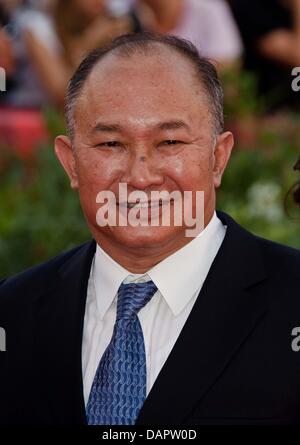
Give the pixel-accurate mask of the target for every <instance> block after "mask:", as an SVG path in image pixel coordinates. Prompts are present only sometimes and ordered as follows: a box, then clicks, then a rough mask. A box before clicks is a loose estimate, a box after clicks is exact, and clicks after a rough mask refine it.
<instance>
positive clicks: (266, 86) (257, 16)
mask: <svg viewBox="0 0 300 445" xmlns="http://www.w3.org/2000/svg"><path fill="white" fill-rule="evenodd" d="M229 4H230V6H231V8H232V12H233V14H234V17H235V19H236V22H237V24H238V26H239V29H240V33H241V36H242V39H243V44H244V48H245V57H244V67H245V69H246V70H248V71H250V72H253V73H255V75H256V76H257V79H258V93H259V95H260V96H261V97H263V98H264V100H265V103H266V108H267V109H268V110H277V109H284V108H291V109H297V110H299V108H300V100H299V94H297V93H295V92H294V91H293V90H292V88H291V82H292V77H291V71H292V68H293V67H295V66H300V0H229Z"/></svg>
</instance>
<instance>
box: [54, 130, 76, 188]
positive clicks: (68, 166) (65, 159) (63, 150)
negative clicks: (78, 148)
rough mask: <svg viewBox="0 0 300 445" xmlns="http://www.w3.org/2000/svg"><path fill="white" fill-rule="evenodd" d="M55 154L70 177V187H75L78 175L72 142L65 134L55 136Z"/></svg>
mask: <svg viewBox="0 0 300 445" xmlns="http://www.w3.org/2000/svg"><path fill="white" fill-rule="evenodd" d="M55 154H56V156H57V157H58V159H59V162H60V163H61V165H62V166H63V168H64V169H65V171H66V173H67V175H68V176H69V178H70V182H71V187H72V189H77V188H78V177H77V172H76V164H75V156H74V151H73V149H72V143H71V141H70V139H69V138H68V137H67V136H57V138H56V139H55Z"/></svg>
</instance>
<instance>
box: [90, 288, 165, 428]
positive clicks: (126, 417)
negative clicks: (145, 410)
mask: <svg viewBox="0 0 300 445" xmlns="http://www.w3.org/2000/svg"><path fill="white" fill-rule="evenodd" d="M156 291H157V287H156V286H155V284H154V283H153V281H147V282H146V283H129V284H123V283H122V284H121V286H120V287H119V291H118V302H117V318H116V322H115V326H114V331H113V335H112V339H111V341H110V343H109V345H108V347H107V349H106V350H105V352H104V354H103V356H102V358H101V360H100V363H99V366H98V369H97V371H96V374H95V378H94V381H93V384H92V389H91V392H90V396H89V400H88V404H87V407H86V414H87V423H88V424H89V425H134V423H135V421H136V419H137V417H138V414H139V411H140V409H141V408H142V406H143V403H144V401H145V398H146V377H147V373H146V354H145V345H144V337H143V331H142V327H141V324H140V321H139V319H138V316H137V313H138V311H139V310H140V309H141V308H142V307H143V306H145V305H146V304H147V303H148V302H149V301H150V299H151V298H152V296H153V295H154V294H155V292H156Z"/></svg>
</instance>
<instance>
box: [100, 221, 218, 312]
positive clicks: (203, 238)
mask: <svg viewBox="0 0 300 445" xmlns="http://www.w3.org/2000/svg"><path fill="white" fill-rule="evenodd" d="M224 236H225V227H224V226H223V224H222V223H221V221H220V219H219V218H218V217H217V215H216V213H214V215H213V217H212V219H211V220H210V222H209V223H208V224H207V226H206V227H205V229H204V230H203V231H202V232H201V233H200V234H199V235H198V236H197V237H196V238H194V239H193V240H192V241H190V242H189V243H188V244H186V245H185V246H184V247H182V248H181V249H179V250H177V251H176V252H175V253H173V254H172V255H170V256H169V257H167V258H165V259H164V260H163V261H161V262H160V263H158V264H157V265H156V266H154V267H153V268H152V269H150V270H149V271H148V272H147V273H145V274H132V273H130V272H129V271H128V270H126V269H125V268H124V267H122V266H121V265H120V264H118V263H117V262H116V261H114V260H113V259H112V258H111V257H110V256H109V255H108V254H107V253H106V252H105V251H104V250H103V249H102V248H101V247H100V246H99V245H97V249H96V254H95V258H94V262H93V266H92V276H93V278H94V286H95V293H96V300H97V307H98V312H99V315H100V317H101V318H103V317H104V315H105V313H106V312H107V310H108V309H109V307H110V306H111V304H112V302H113V301H114V299H115V297H116V294H117V291H118V289H119V286H120V285H121V283H122V282H123V281H124V280H125V282H132V281H139V282H141V281H148V280H149V279H151V280H152V281H153V282H154V283H155V284H156V286H157V288H158V290H159V291H160V293H161V294H162V296H163V298H164V299H165V301H166V303H167V304H168V306H169V308H170V309H171V311H172V313H173V314H174V316H176V315H178V314H179V313H180V312H181V311H182V310H183V309H184V307H185V306H186V305H187V304H188V302H189V301H190V300H191V298H192V297H193V296H194V295H195V292H196V291H197V290H200V288H201V286H202V284H203V283H204V281H205V278H206V276H207V274H208V272H209V269H210V266H211V264H212V262H213V260H214V258H215V256H216V254H217V251H218V249H219V247H220V245H221V243H222V241H223V238H224Z"/></svg>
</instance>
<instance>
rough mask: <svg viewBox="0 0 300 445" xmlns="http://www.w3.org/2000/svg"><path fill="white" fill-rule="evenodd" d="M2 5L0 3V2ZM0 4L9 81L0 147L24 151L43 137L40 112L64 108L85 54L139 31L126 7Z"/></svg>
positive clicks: (90, 2)
mask: <svg viewBox="0 0 300 445" xmlns="http://www.w3.org/2000/svg"><path fill="white" fill-rule="evenodd" d="M1 1H2V2H3V0H1ZM8 3H9V8H8V7H6V0H5V1H4V3H2V6H3V12H4V14H5V15H6V18H5V22H6V24H5V26H4V27H3V29H2V38H1V39H0V45H1V46H3V48H4V51H1V54H3V55H2V56H1V58H0V63H1V66H2V67H7V70H8V73H9V77H10V83H9V85H8V88H7V91H6V92H4V94H1V95H0V145H13V146H15V147H17V149H18V151H21V152H25V153H26V152H28V151H30V149H31V148H32V147H33V146H34V145H36V143H37V142H38V141H42V140H44V139H45V138H46V137H47V130H46V128H45V122H44V118H43V114H42V113H41V110H43V109H44V108H45V107H48V106H52V107H56V108H58V109H62V108H63V106H64V97H65V90H66V86H67V83H68V80H69V78H70V77H71V74H72V72H73V71H74V70H75V68H76V66H77V65H78V64H79V63H80V61H81V59H82V58H83V57H84V55H85V54H86V53H87V52H89V51H90V50H92V49H93V48H95V47H100V46H102V45H104V44H105V43H108V42H109V41H111V40H112V39H113V38H114V37H116V36H118V35H120V34H124V33H128V32H134V31H138V30H140V28H139V22H138V19H137V18H136V16H135V15H134V13H131V10H130V3H128V4H127V3H126V2H122V3H120V2H116V1H113V0H110V1H109V0H64V1H59V0H43V1H17V0H15V1H14V2H8Z"/></svg>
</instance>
